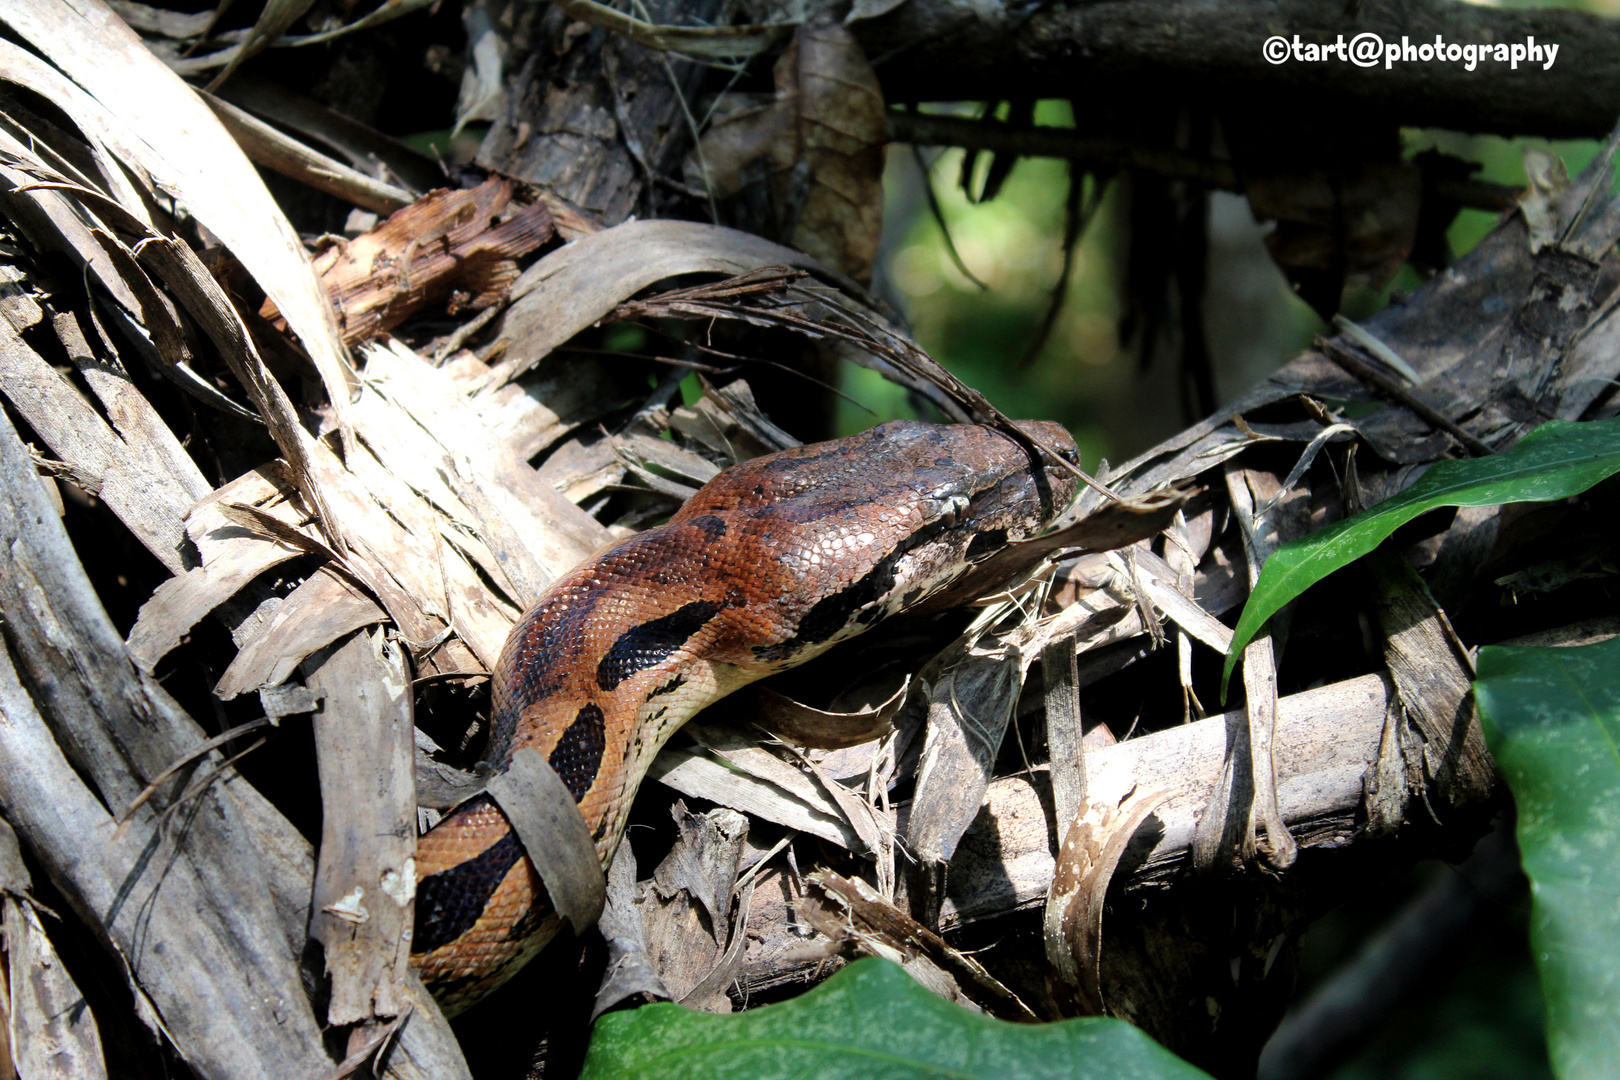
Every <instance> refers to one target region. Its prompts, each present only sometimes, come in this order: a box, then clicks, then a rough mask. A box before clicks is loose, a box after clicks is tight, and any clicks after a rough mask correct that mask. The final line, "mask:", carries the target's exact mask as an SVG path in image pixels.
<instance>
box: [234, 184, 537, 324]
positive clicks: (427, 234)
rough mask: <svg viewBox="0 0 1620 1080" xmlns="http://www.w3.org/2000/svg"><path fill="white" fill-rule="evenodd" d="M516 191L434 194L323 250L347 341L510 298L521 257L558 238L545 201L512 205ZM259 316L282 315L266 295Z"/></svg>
mask: <svg viewBox="0 0 1620 1080" xmlns="http://www.w3.org/2000/svg"><path fill="white" fill-rule="evenodd" d="M512 194H513V193H512V182H511V181H510V180H506V179H503V178H501V177H495V178H493V179H490V180H486V181H484V182H483V183H482V184H480V185H478V186H477V187H475V188H472V189H470V190H467V191H443V190H440V191H432V192H429V193H428V194H426V195H424V196H423V197H422V198H420V199H418V200H417V201H416V202H414V203H412V204H411V205H409V206H407V207H405V208H404V209H403V210H400V211H398V212H397V213H395V214H393V215H391V216H390V217H389V218H388V220H387V221H385V222H383V223H382V224H381V225H379V226H378V227H377V228H375V229H373V230H372V231H371V232H368V233H365V234H364V235H362V236H358V237H356V238H355V239H353V240H351V241H349V242H348V243H347V244H337V245H334V246H332V247H329V248H327V249H326V250H325V251H324V252H322V253H321V254H320V255H319V256H317V257H316V259H315V271H316V273H317V274H319V275H320V278H321V284H322V285H324V286H326V291H327V292H328V293H329V294H330V295H331V297H332V304H333V306H335V307H336V308H337V315H338V326H339V328H340V330H341V332H342V335H343V340H344V342H345V343H347V344H350V345H353V344H356V343H358V342H361V341H364V340H366V339H367V338H371V337H375V336H377V335H378V334H380V333H382V332H383V331H385V330H387V329H389V328H391V327H394V326H397V325H398V324H399V323H401V322H403V321H404V320H405V319H406V318H407V317H408V316H410V315H411V314H413V313H414V312H416V311H419V310H420V309H422V308H424V307H427V306H428V305H430V304H436V303H439V302H441V301H445V300H448V301H450V306H451V310H452V314H453V313H454V312H455V311H458V310H461V309H463V308H485V307H489V306H490V305H491V304H495V303H499V302H500V301H501V300H503V299H504V298H505V297H506V292H507V290H508V289H509V288H510V287H511V285H512V283H513V282H514V281H516V280H517V276H518V268H517V260H518V259H519V258H521V257H522V256H524V255H527V254H528V253H529V252H531V251H534V250H535V249H536V248H538V247H539V246H540V245H541V244H544V243H545V242H546V241H547V240H550V239H551V238H552V237H553V236H554V235H555V234H556V230H555V229H554V228H553V227H552V222H551V215H550V214H549V213H548V212H547V211H546V208H545V207H544V206H542V205H540V204H539V203H529V204H527V205H522V204H517V203H514V201H513V198H512ZM261 314H263V315H264V316H265V317H266V318H270V319H275V318H277V317H278V312H277V310H276V307H275V304H273V303H271V302H269V301H266V302H265V306H264V309H263V311H262V312H261Z"/></svg>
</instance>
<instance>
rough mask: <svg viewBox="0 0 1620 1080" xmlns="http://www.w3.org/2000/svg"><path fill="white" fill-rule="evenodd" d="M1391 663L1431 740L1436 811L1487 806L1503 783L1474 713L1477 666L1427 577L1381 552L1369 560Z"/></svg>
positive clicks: (1427, 748) (1412, 716) (1428, 758)
mask: <svg viewBox="0 0 1620 1080" xmlns="http://www.w3.org/2000/svg"><path fill="white" fill-rule="evenodd" d="M1365 572H1366V573H1367V574H1369V575H1370V576H1371V577H1372V580H1373V612H1374V614H1375V616H1376V618H1377V620H1378V628H1379V630H1380V632H1381V633H1382V634H1383V638H1384V662H1385V663H1386V664H1388V665H1389V673H1390V675H1391V676H1393V677H1394V679H1395V685H1396V686H1397V687H1398V688H1399V689H1400V694H1401V703H1402V705H1403V706H1404V707H1405V712H1406V716H1407V718H1408V719H1409V720H1410V721H1411V723H1412V724H1413V726H1415V727H1416V728H1417V730H1418V732H1419V733H1420V734H1421V735H1422V737H1423V750H1422V756H1423V761H1424V771H1425V773H1426V774H1427V779H1428V780H1429V783H1430V785H1431V789H1430V801H1431V806H1434V805H1436V804H1445V805H1449V806H1452V807H1456V808H1458V809H1461V808H1464V807H1469V806H1477V805H1478V804H1480V803H1483V802H1485V801H1487V800H1488V799H1489V797H1490V795H1491V793H1492V792H1493V791H1494V790H1495V789H1496V787H1497V785H1498V778H1497V775H1496V763H1495V762H1494V761H1492V760H1491V755H1490V751H1489V750H1487V749H1486V748H1485V733H1484V732H1483V731H1482V730H1480V726H1479V713H1478V710H1476V709H1475V708H1474V687H1473V677H1474V671H1473V664H1472V663H1471V662H1470V661H1469V659H1468V653H1467V651H1466V650H1465V649H1464V648H1463V645H1462V642H1460V641H1458V640H1457V635H1456V632H1455V631H1453V630H1452V629H1451V623H1450V620H1448V619H1447V618H1446V615H1445V612H1443V611H1441V610H1440V607H1439V606H1438V605H1437V604H1436V603H1435V602H1434V597H1432V596H1430V595H1429V591H1428V589H1426V588H1425V587H1424V585H1423V579H1422V578H1420V577H1418V573H1417V571H1416V570H1413V569H1412V567H1411V566H1410V565H1409V564H1408V563H1407V562H1406V561H1405V560H1404V559H1402V558H1401V557H1400V556H1399V555H1396V554H1394V553H1392V552H1388V551H1376V552H1374V553H1373V554H1371V555H1369V556H1368V557H1367V559H1366V562H1365Z"/></svg>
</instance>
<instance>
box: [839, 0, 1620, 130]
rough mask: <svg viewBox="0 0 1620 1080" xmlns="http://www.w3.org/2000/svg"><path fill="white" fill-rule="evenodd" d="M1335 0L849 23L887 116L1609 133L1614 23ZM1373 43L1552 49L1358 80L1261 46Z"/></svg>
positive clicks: (900, 15)
mask: <svg viewBox="0 0 1620 1080" xmlns="http://www.w3.org/2000/svg"><path fill="white" fill-rule="evenodd" d="M1345 9H1346V5H1345V4H1344V3H1343V2H1342V0H1282V2H1280V3H1273V2H1270V0H1225V2H1221V3H1206V2H1202V0H1167V2H1165V3H1157V4H1142V3H1135V2H1132V0H1105V2H1102V3H1095V4H1073V5H1067V4H1065V5H1042V6H1040V7H1039V8H1037V9H1036V10H1035V12H1034V13H1033V14H1029V8H1028V7H1025V6H1022V5H1018V6H1015V5H1011V4H1008V5H1004V6H1003V5H993V6H985V5H974V4H968V3H961V2H954V0H912V2H911V3H906V4H901V5H900V6H898V7H897V8H895V9H894V10H893V11H892V12H891V13H889V14H888V15H885V16H884V17H882V18H879V19H872V20H867V21H862V22H857V23H855V24H853V29H854V30H855V32H856V35H857V36H858V37H859V39H860V41H861V44H862V46H863V47H864V48H865V49H866V52H867V55H868V56H870V57H872V59H873V61H874V64H875V66H876V67H877V70H878V76H879V78H881V79H882V81H883V90H884V95H885V97H886V99H887V100H888V101H890V102H897V101H963V100H969V101H971V100H996V99H998V98H1000V97H1002V96H1004V95H1005V94H1006V93H1007V89H1008V88H1009V87H1013V86H1016V87H1019V88H1020V90H1021V92H1023V93H1034V94H1036V95H1039V96H1046V97H1069V98H1074V99H1075V100H1077V101H1080V102H1082V103H1084V102H1088V101H1091V100H1095V99H1096V95H1098V94H1105V95H1106V100H1107V101H1109V102H1119V101H1133V100H1137V99H1138V98H1141V99H1144V100H1146V101H1150V102H1159V101H1172V102H1174V101H1196V102H1199V103H1201V104H1204V105H1208V106H1209V107H1212V108H1214V109H1215V110H1216V111H1220V110H1221V109H1222V108H1223V107H1229V106H1239V105H1242V104H1244V103H1248V104H1249V105H1251V106H1256V105H1258V106H1262V107H1266V108H1267V109H1268V112H1271V111H1275V110H1276V108H1277V105H1278V103H1286V104H1287V105H1288V106H1289V107H1290V108H1291V109H1302V110H1305V111H1307V112H1311V113H1314V114H1318V115H1324V114H1325V115H1333V114H1344V115H1350V116H1355V117H1357V118H1367V117H1387V118H1388V119H1389V120H1391V121H1393V122H1396V123H1399V124H1401V125H1404V126H1411V127H1443V128H1453V129H1456V130H1459V131H1476V132H1493V133H1497V134H1503V135H1513V134H1532V133H1533V134H1537V135H1544V136H1547V137H1549V138H1560V137H1589V136H1599V135H1602V134H1604V133H1605V132H1606V131H1608V129H1609V128H1610V127H1611V126H1612V125H1613V123H1614V118H1615V113H1616V109H1617V106H1616V102H1620V23H1617V22H1615V21H1614V20H1612V19H1605V18H1602V17H1599V16H1596V15H1589V14H1587V13H1585V12H1575V11H1524V10H1507V9H1501V8H1487V7H1477V6H1474V5H1470V4H1463V3H1456V2H1447V0H1426V2H1417V3H1410V4H1366V5H1362V6H1361V10H1360V12H1359V14H1358V15H1355V16H1351V15H1347V14H1346V13H1345ZM1365 32H1372V33H1376V34H1378V35H1379V37H1380V38H1382V40H1383V41H1384V42H1386V43H1388V42H1396V43H1399V42H1400V41H1401V39H1402V38H1403V37H1405V38H1407V39H1409V41H1410V43H1411V44H1412V45H1414V46H1416V45H1419V44H1423V43H1433V42H1434V40H1435V37H1436V35H1439V36H1440V37H1441V38H1442V39H1443V40H1444V41H1445V42H1447V43H1452V42H1455V43H1458V44H1463V43H1477V42H1487V41H1488V42H1493V43H1503V44H1514V43H1518V44H1523V43H1525V42H1526V41H1527V40H1528V39H1529V38H1531V37H1534V38H1535V40H1536V43H1537V44H1540V45H1546V44H1555V45H1557V46H1558V47H1559V48H1558V53H1557V57H1556V60H1555V62H1554V64H1553V65H1552V67H1551V68H1546V69H1544V68H1543V66H1542V64H1540V63H1530V62H1520V63H1519V65H1518V67H1517V69H1516V70H1515V69H1513V68H1511V67H1510V66H1509V65H1508V64H1506V63H1501V64H1499V63H1497V62H1496V61H1495V60H1494V59H1493V60H1490V61H1484V62H1481V63H1479V64H1477V65H1476V67H1475V70H1473V71H1469V70H1467V69H1466V67H1465V66H1464V64H1463V63H1461V62H1457V63H1450V62H1431V63H1423V62H1420V61H1398V62H1396V63H1395V64H1394V65H1393V66H1391V67H1389V68H1387V69H1386V68H1385V67H1384V66H1383V64H1382V63H1380V64H1379V65H1378V66H1377V67H1375V68H1372V69H1363V68H1360V67H1357V66H1356V65H1354V64H1352V63H1349V62H1347V61H1344V62H1341V61H1339V60H1337V59H1334V60H1330V61H1327V62H1317V63H1308V62H1300V61H1295V60H1292V59H1290V60H1288V61H1287V62H1285V63H1282V64H1278V65H1273V64H1270V63H1268V62H1267V61H1266V60H1265V58H1264V57H1263V56H1262V55H1261V46H1262V44H1263V43H1264V42H1265V41H1266V39H1267V38H1269V37H1271V36H1273V35H1281V36H1283V37H1284V38H1286V39H1288V41H1290V42H1292V40H1293V36H1294V35H1295V34H1298V35H1299V36H1300V40H1301V41H1302V42H1310V43H1316V44H1332V43H1334V42H1335V41H1336V40H1337V37H1338V35H1340V34H1343V35H1344V38H1345V41H1346V42H1347V43H1348V42H1349V41H1350V40H1352V39H1354V38H1355V37H1356V35H1358V34H1362V33H1365Z"/></svg>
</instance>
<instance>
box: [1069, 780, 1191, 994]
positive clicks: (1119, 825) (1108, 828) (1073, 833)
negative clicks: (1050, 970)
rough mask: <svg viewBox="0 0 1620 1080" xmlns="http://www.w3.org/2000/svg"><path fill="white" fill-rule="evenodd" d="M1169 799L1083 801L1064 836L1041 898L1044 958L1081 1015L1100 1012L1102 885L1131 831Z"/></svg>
mask: <svg viewBox="0 0 1620 1080" xmlns="http://www.w3.org/2000/svg"><path fill="white" fill-rule="evenodd" d="M1170 795H1171V793H1170V792H1168V791H1155V792H1153V793H1151V794H1148V795H1142V796H1138V797H1136V798H1135V799H1132V797H1131V795H1130V794H1127V795H1126V797H1125V798H1124V799H1122V800H1120V802H1119V803H1118V804H1117V805H1116V804H1115V803H1113V802H1112V800H1104V801H1092V800H1088V801H1087V802H1085V803H1082V804H1081V806H1080V809H1079V811H1078V812H1077V813H1076V815H1075V819H1074V822H1073V823H1072V824H1071V825H1070V826H1069V831H1068V832H1067V833H1065V834H1064V837H1063V849H1062V850H1061V851H1060V852H1058V860H1057V869H1056V872H1055V873H1054V874H1053V877H1052V887H1051V889H1050V890H1049V891H1048V892H1047V894H1046V920H1045V923H1046V925H1045V932H1046V957H1047V959H1048V960H1050V961H1051V962H1052V966H1053V967H1054V968H1056V969H1057V971H1058V974H1059V975H1061V976H1062V977H1063V981H1064V982H1066V983H1068V984H1069V985H1070V986H1072V987H1073V988H1074V990H1075V1003H1076V1005H1077V1006H1078V1007H1079V1010H1080V1012H1081V1013H1082V1014H1085V1015H1099V1014H1101V1013H1102V1011H1103V999H1102V986H1101V982H1100V972H1099V968H1098V959H1099V957H1100V956H1101V954H1102V916H1103V900H1104V898H1105V897H1106V896H1107V895H1108V882H1109V880H1110V879H1111V878H1112V877H1113V876H1114V868H1115V867H1117V866H1118V865H1119V860H1120V856H1122V855H1124V854H1125V848H1126V845H1127V844H1129V843H1130V839H1131V836H1132V835H1133V834H1134V833H1135V832H1136V830H1137V827H1138V826H1140V825H1141V824H1142V822H1144V821H1146V820H1147V818H1148V815H1149V814H1151V813H1153V811H1154V810H1156V809H1157V808H1158V807H1159V806H1160V805H1161V804H1163V803H1164V802H1165V801H1167V800H1168V799H1169V798H1170Z"/></svg>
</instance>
